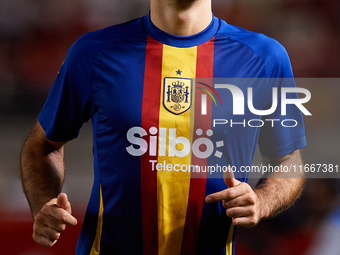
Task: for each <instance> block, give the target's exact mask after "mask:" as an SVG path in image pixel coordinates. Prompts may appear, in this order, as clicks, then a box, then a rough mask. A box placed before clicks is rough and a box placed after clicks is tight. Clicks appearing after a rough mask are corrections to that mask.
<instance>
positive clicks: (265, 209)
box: [205, 150, 304, 227]
mask: <svg viewBox="0 0 340 255" xmlns="http://www.w3.org/2000/svg"><path fill="white" fill-rule="evenodd" d="M265 161H266V162H269V163H270V164H271V165H273V166H280V165H282V166H290V164H293V165H302V160H301V155H300V152H299V150H296V151H294V152H292V153H290V154H287V155H285V156H282V157H277V158H265ZM224 181H225V183H226V184H227V185H228V188H227V189H225V190H222V191H220V192H216V193H213V194H210V195H208V196H207V197H206V199H205V201H206V202H207V203H213V202H217V201H222V204H223V206H224V207H225V208H226V214H227V215H228V217H230V218H232V222H233V225H234V226H238V227H254V226H256V225H257V224H258V223H259V222H260V220H261V219H266V218H270V217H274V216H275V215H277V214H279V213H281V212H282V211H284V210H286V209H287V208H289V207H290V206H291V205H292V204H293V203H294V201H295V200H296V199H297V198H298V197H299V196H300V194H301V192H302V189H303V183H304V178H303V175H302V174H300V173H299V174H295V176H292V175H290V174H282V173H278V174H276V173H274V174H271V175H270V176H268V177H267V178H265V179H261V180H260V181H259V183H258V185H257V186H256V188H255V190H253V189H252V188H251V187H250V185H249V184H247V183H244V182H240V181H238V180H236V179H235V178H234V176H233V173H232V172H228V173H226V175H225V178H224Z"/></svg>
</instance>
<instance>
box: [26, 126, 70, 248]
mask: <svg viewBox="0 0 340 255" xmlns="http://www.w3.org/2000/svg"><path fill="white" fill-rule="evenodd" d="M64 144H65V143H64V142H52V141H50V140H48V139H47V138H46V136H45V131H44V130H43V128H42V127H41V125H40V124H39V122H37V124H36V125H35V127H34V128H33V130H32V132H31V133H30V134H29V136H28V138H27V139H26V141H25V143H24V145H23V148H22V151H21V157H20V174H21V181H22V186H23V189H24V192H25V195H26V198H27V200H28V203H29V205H30V208H31V212H32V216H33V218H34V226H33V239H34V240H35V241H36V242H38V243H40V244H41V245H43V246H46V247H51V246H52V245H53V244H54V243H55V242H56V241H57V240H58V239H59V236H60V232H61V231H63V230H64V229H65V227H66V224H68V225H76V224H77V220H76V219H75V218H74V217H73V216H72V215H71V205H70V203H69V202H68V199H67V196H66V194H63V193H61V194H59V193H60V191H61V188H62V184H63V181H64Z"/></svg>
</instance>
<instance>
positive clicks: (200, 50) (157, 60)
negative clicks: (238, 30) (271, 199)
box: [141, 37, 232, 255]
mask: <svg viewBox="0 0 340 255" xmlns="http://www.w3.org/2000/svg"><path fill="white" fill-rule="evenodd" d="M213 55H214V42H213V39H212V40H210V41H208V42H207V43H205V44H203V45H200V46H197V47H189V48H177V47H172V46H167V45H163V44H161V43H159V42H157V41H155V40H153V39H152V38H150V37H149V38H148V42H147V47H146V60H145V72H144V90H143V107H142V127H143V128H144V129H145V130H146V131H147V132H148V133H149V134H150V130H151V129H150V128H152V127H155V128H156V129H157V131H158V133H157V135H158V137H160V136H161V135H160V132H166V137H167V138H166V139H167V141H165V142H166V148H163V147H162V148H161V150H162V153H159V151H158V150H159V149H160V148H159V147H158V148H157V155H155V156H154V155H149V151H148V152H147V153H146V154H144V155H143V156H142V157H141V200H142V221H143V250H144V254H148V255H153V254H155V255H156V254H161V255H167V254H169V255H170V254H171V255H180V254H188V253H190V254H194V253H195V250H196V244H197V239H198V233H199V224H200V219H201V213H202V209H203V204H204V197H205V187H206V176H204V175H203V176H202V175H200V176H195V174H193V173H190V172H189V171H186V172H183V171H157V170H155V169H154V170H153V171H152V167H151V165H152V163H151V162H150V160H152V161H154V162H155V161H157V163H162V164H164V162H165V164H171V165H176V164H178V165H199V166H202V165H207V160H206V159H198V158H196V157H194V156H193V155H191V153H189V154H188V155H186V156H184V157H178V156H174V157H169V156H168V155H169V151H168V144H169V130H170V129H175V130H176V137H179V136H183V137H185V138H187V139H188V140H189V141H190V144H191V143H192V142H193V140H195V139H196V138H197V134H196V133H195V131H196V129H197V128H200V129H202V130H203V132H204V133H205V132H206V131H207V130H208V129H210V128H211V118H212V117H211V116H212V109H211V107H212V104H211V99H210V97H207V114H206V115H201V108H200V107H201V103H200V100H201V95H202V93H204V92H203V91H202V90H195V78H209V77H212V76H213ZM160 67H161V69H160ZM177 70H180V71H181V74H180V75H179V74H178V73H176V71H177ZM167 77H178V78H179V79H181V78H190V79H193V89H192V91H191V92H190V95H189V97H190V98H191V100H192V106H191V108H190V109H189V110H187V111H185V112H183V113H181V114H178V115H176V114H173V113H171V112H170V111H168V110H167V109H165V107H164V106H163V98H165V96H164V93H166V92H167V91H166V88H164V84H163V83H164V79H165V78H167ZM208 85H209V86H212V84H208ZM195 101H197V104H195ZM161 130H162V131H161ZM162 137H164V134H163V135H162ZM159 142H160V141H158V143H159ZM182 147H183V146H182V144H181V143H178V144H177V145H176V149H177V150H179V151H180V150H182V149H183V148H182ZM164 152H165V155H164ZM195 177H198V178H195ZM202 177H203V178H202ZM226 231H228V230H226ZM231 232H232V231H231ZM231 235H232V233H231ZM228 242H231V243H229V244H228V245H227V247H226V248H227V250H228V251H227V254H229V251H230V250H231V249H232V238H231V239H230V238H228ZM230 254H231V253H230Z"/></svg>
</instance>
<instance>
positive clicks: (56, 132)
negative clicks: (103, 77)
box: [38, 40, 93, 141]
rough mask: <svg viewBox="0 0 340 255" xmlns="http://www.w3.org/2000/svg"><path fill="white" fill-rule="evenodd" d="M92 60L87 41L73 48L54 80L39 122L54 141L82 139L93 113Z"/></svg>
mask: <svg viewBox="0 0 340 255" xmlns="http://www.w3.org/2000/svg"><path fill="white" fill-rule="evenodd" d="M92 63H93V61H92V58H91V54H90V52H89V49H88V48H87V47H86V43H84V40H78V41H77V42H76V43H75V44H74V45H73V46H72V47H71V48H70V49H69V52H68V54H67V56H66V59H65V61H64V63H63V65H62V67H61V69H60V71H59V73H58V75H57V77H56V79H55V81H54V84H53V86H52V88H51V90H50V93H49V95H48V97H47V100H46V102H45V104H44V107H43V109H42V111H41V113H40V114H39V118H38V119H39V122H40V124H41V126H42V127H43V129H44V130H45V132H46V137H47V138H48V139H50V140H52V141H69V140H71V139H74V138H76V137H77V136H78V134H79V130H80V128H81V126H82V124H83V123H84V122H86V121H88V120H89V119H90V118H91V116H92V114H93V105H92V100H91V88H90V74H91V66H92Z"/></svg>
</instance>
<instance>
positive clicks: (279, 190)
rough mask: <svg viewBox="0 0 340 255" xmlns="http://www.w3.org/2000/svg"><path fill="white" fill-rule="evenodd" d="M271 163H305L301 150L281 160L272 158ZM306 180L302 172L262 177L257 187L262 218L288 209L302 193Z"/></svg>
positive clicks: (256, 191)
mask: <svg viewBox="0 0 340 255" xmlns="http://www.w3.org/2000/svg"><path fill="white" fill-rule="evenodd" d="M270 163H271V164H273V165H282V166H290V165H291V164H293V165H302V164H303V163H302V160H301V156H300V152H299V151H295V152H294V153H292V154H291V155H288V157H287V158H284V160H283V161H281V162H278V161H276V160H271V162H270ZM304 181H305V179H304V175H303V174H301V173H276V174H271V175H269V176H268V178H264V179H261V180H260V181H259V183H258V184H257V186H256V189H255V194H256V195H257V197H258V199H259V204H260V210H261V218H262V219H265V218H271V217H274V216H276V215H278V214H280V213H281V212H283V211H284V210H286V209H288V208H289V207H290V206H291V205H292V204H293V203H294V202H295V200H296V199H297V198H298V197H299V196H300V195H301V192H302V190H303V185H304Z"/></svg>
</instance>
